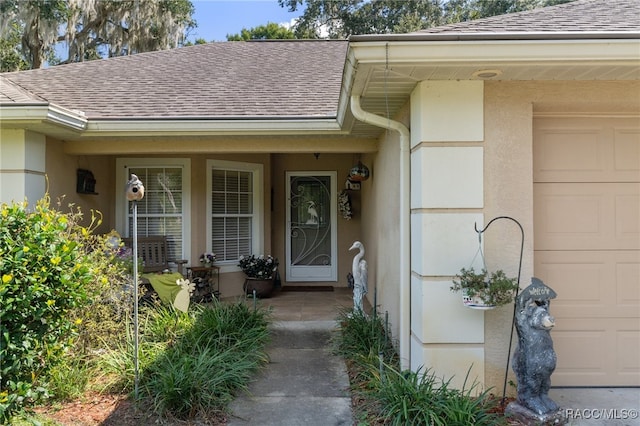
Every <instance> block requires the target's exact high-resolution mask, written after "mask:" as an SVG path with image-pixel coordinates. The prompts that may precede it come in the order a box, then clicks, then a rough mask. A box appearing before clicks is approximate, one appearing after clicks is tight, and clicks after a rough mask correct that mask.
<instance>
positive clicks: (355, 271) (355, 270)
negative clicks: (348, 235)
mask: <svg viewBox="0 0 640 426" xmlns="http://www.w3.org/2000/svg"><path fill="white" fill-rule="evenodd" d="M355 249H358V254H356V255H355V257H354V258H353V266H352V267H351V270H352V275H353V310H354V311H360V312H362V313H364V309H363V307H362V298H363V297H364V295H365V294H367V261H366V260H364V246H363V245H362V243H361V242H360V241H356V242H354V243H353V245H352V246H351V248H350V249H349V250H350V251H351V250H355Z"/></svg>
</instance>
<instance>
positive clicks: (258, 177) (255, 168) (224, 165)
mask: <svg viewBox="0 0 640 426" xmlns="http://www.w3.org/2000/svg"><path fill="white" fill-rule="evenodd" d="M214 169H218V170H236V171H244V172H251V173H252V175H253V217H252V225H251V229H252V230H253V234H252V235H251V250H252V253H251V254H265V253H264V166H263V165H262V164H258V163H243V162H237V161H226V160H207V197H206V198H207V218H206V221H207V226H206V230H207V234H206V235H207V252H211V251H212V242H211V233H212V229H211V217H212V216H213V211H212V200H211V194H212V191H213V187H212V176H213V170H214ZM216 265H217V266H220V272H238V271H240V268H239V267H238V260H237V259H236V260H227V261H217V262H216Z"/></svg>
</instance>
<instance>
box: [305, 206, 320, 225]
mask: <svg viewBox="0 0 640 426" xmlns="http://www.w3.org/2000/svg"><path fill="white" fill-rule="evenodd" d="M307 204H308V205H309V208H307V213H309V219H307V222H306V225H317V224H318V223H319V218H318V211H317V210H316V203H315V202H313V201H307Z"/></svg>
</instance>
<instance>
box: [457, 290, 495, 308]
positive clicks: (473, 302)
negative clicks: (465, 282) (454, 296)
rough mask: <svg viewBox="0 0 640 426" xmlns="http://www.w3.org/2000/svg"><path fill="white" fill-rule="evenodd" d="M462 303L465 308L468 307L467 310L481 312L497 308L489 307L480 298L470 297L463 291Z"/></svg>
mask: <svg viewBox="0 0 640 426" xmlns="http://www.w3.org/2000/svg"><path fill="white" fill-rule="evenodd" d="M462 303H463V304H464V306H466V307H467V308H472V309H481V310H485V311H486V310H488V309H493V308H495V307H496V305H487V304H486V303H485V302H483V301H482V299H481V298H480V297H478V296H475V297H469V295H468V294H467V292H466V291H464V290H463V291H462Z"/></svg>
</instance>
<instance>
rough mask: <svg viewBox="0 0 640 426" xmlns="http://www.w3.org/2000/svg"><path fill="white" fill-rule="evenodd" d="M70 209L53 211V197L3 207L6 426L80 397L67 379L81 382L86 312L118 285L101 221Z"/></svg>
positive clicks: (1, 329) (1, 321)
mask: <svg viewBox="0 0 640 426" xmlns="http://www.w3.org/2000/svg"><path fill="white" fill-rule="evenodd" d="M70 207H71V208H70V212H69V213H63V212H61V210H60V209H59V208H58V209H56V208H52V207H51V205H50V201H49V198H48V196H47V197H45V198H43V199H42V200H39V201H38V202H37V203H36V205H35V206H32V207H28V206H27V204H26V203H13V204H11V205H9V204H2V205H0V301H1V303H0V307H1V310H0V336H1V337H0V423H3V422H9V421H10V418H11V417H12V416H14V415H15V414H17V413H20V412H22V410H23V409H25V408H29V407H30V406H32V405H34V404H36V403H38V402H41V401H44V400H46V399H47V398H49V397H50V396H51V395H52V394H55V393H59V394H61V395H65V394H74V393H76V392H78V389H70V388H69V387H68V386H67V389H62V388H61V387H60V386H58V385H60V384H61V383H62V382H63V381H64V380H62V381H61V380H59V379H60V377H62V376H64V375H66V374H67V373H65V372H66V371H70V370H73V369H76V371H75V373H74V374H75V375H76V377H77V376H78V370H77V368H78V367H79V364H78V363H75V364H74V362H75V361H74V358H75V357H76V356H77V355H79V354H78V350H80V351H81V349H79V347H78V342H79V341H80V340H81V335H82V329H83V322H84V321H85V319H86V318H87V317H86V316H85V315H83V313H84V312H86V308H87V306H89V305H91V304H92V303H94V302H95V301H96V300H98V299H99V295H100V294H101V293H102V291H103V289H104V288H105V287H107V286H108V285H109V284H110V282H109V278H108V270H109V269H110V266H109V265H110V259H109V253H108V250H107V249H106V246H105V245H104V239H101V238H100V237H97V236H95V235H93V230H94V229H95V228H96V227H97V226H98V225H99V224H100V222H101V220H100V217H99V215H96V214H92V215H91V218H90V220H89V224H88V226H84V225H83V223H84V222H86V220H85V219H84V218H83V215H82V212H81V211H80V210H79V209H78V208H74V207H73V206H70ZM92 213H96V212H92ZM79 356H82V354H80V355H79ZM65 363H67V364H69V365H67V366H66V367H65V365H64V364H65Z"/></svg>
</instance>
